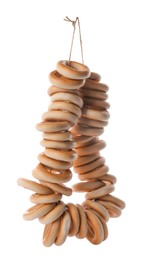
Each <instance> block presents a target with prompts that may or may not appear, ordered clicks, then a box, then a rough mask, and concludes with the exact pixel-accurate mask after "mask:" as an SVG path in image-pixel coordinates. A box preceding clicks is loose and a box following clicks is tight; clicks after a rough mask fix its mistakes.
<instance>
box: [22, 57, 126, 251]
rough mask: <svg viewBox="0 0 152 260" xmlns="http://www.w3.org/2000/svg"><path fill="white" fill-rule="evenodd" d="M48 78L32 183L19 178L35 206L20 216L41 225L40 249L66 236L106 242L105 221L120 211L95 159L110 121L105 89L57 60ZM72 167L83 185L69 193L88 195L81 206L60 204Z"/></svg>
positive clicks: (83, 69)
mask: <svg viewBox="0 0 152 260" xmlns="http://www.w3.org/2000/svg"><path fill="white" fill-rule="evenodd" d="M49 80H50V81H51V83H52V84H53V86H51V87H50V88H49V89H48V94H49V96H51V104H50V105H49V107H48V111H47V112H45V113H44V114H43V116H42V122H41V123H39V124H37V129H38V130H39V131H41V132H43V140H42V141H41V145H42V146H43V147H44V152H43V153H41V154H39V156H38V160H39V163H38V165H37V166H36V168H35V169H34V170H33V173H32V174H33V177H34V178H35V179H37V182H35V181H31V180H27V179H24V178H20V179H18V185H20V186H22V187H24V188H26V189H29V190H32V191H34V192H35V193H34V194H32V195H31V197H30V200H31V202H32V203H34V204H35V205H34V206H33V207H31V208H30V209H28V210H27V211H26V212H25V213H24V215H23V217H24V219H25V220H33V219H36V218H38V219H39V221H40V222H41V223H42V224H45V228H44V233H43V244H44V245H45V246H51V245H52V244H54V243H55V244H56V245H62V244H63V243H64V242H65V240H66V238H67V236H76V237H77V238H80V239H82V238H85V237H86V238H87V239H88V240H89V241H90V242H91V243H93V244H100V243H101V242H102V241H103V240H105V239H106V238H107V235H108V230H107V224H106V222H107V221H108V220H109V217H117V216H119V215H120V214H121V209H123V208H124V207H125V204H124V202H123V201H121V200H120V199H118V198H116V197H114V196H112V195H110V194H109V193H111V192H112V191H113V190H114V183H115V182H116V178H115V177H114V176H113V175H110V174H108V167H107V166H106V165H104V163H105V160H104V158H103V157H101V156H100V149H103V148H104V147H105V143H104V141H101V140H99V138H98V136H99V135H100V134H102V133H103V127H104V126H106V124H107V121H108V118H109V113H108V111H107V109H108V108H109V104H108V103H107V101H106V99H107V94H106V92H107V90H108V87H107V86H106V85H104V84H101V83H99V81H100V76H99V75H98V74H97V73H90V71H89V68H88V67H87V66H85V65H84V64H81V63H78V62H74V61H70V63H69V62H68V61H59V62H58V63H57V69H56V70H55V71H52V72H51V73H50V74H49ZM72 166H74V170H75V172H77V173H78V176H79V179H80V180H81V181H83V182H81V183H77V184H75V185H73V191H79V192H87V193H86V200H85V201H84V202H83V203H82V205H80V204H76V205H74V204H73V203H68V204H65V203H64V202H63V201H62V195H65V196H71V195H72V189H71V188H68V187H66V186H65V184H64V183H66V182H68V181H70V180H71V178H72V173H71V170H70V168H71V167H72Z"/></svg>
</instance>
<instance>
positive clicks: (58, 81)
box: [49, 70, 85, 89]
mask: <svg viewBox="0 0 152 260" xmlns="http://www.w3.org/2000/svg"><path fill="white" fill-rule="evenodd" d="M49 80H50V81H51V83H52V84H54V85H55V86H57V87H59V88H64V89H69V88H70V89H79V88H81V87H82V86H83V85H84V83H85V80H84V79H81V80H77V79H68V78H65V77H64V76H62V75H61V74H59V73H58V72H57V71H56V70H54V71H52V72H51V73H50V74H49Z"/></svg>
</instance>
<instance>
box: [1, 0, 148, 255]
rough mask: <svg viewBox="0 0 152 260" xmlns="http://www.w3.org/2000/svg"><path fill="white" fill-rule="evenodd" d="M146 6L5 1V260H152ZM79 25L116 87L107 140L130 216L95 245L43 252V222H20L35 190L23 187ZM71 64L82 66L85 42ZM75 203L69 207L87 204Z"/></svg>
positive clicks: (89, 58)
mask: <svg viewBox="0 0 152 260" xmlns="http://www.w3.org/2000/svg"><path fill="white" fill-rule="evenodd" d="M151 3H152V2H151V1H148V0H143V1H140V0H138V1H136V0H132V1H131V0H127V1H123V0H119V1H118V0H115V1H112V0H111V1H109V0H105V1H103V0H99V1H97V0H92V1H85V0H84V1H83V0H77V1H76V0H75V1H73V0H63V1H62V0H61V1H59V0H55V1H51V0H41V1H40V0H25V1H23V0H18V1H17V0H13V1H11V0H10V1H9V0H1V1H0V130H1V133H0V150H1V156H0V159H1V160H0V172H1V173H0V175H1V185H0V200H1V202H0V203H1V210H0V244H1V250H0V259H9V258H10V257H11V259H12V258H13V259H17V260H18V259H22V260H25V259H60V258H61V259H63V260H65V259H71V258H72V259H87V258H89V259H91V258H94V259H104V260H110V259H117V260H121V259H123V260H128V259H138V258H139V257H141V258H140V259H151V258H152V251H151V234H152V213H151V212H152V209H151V206H152V202H151V197H152V189H151V174H152V158H151V155H152V124H151V120H152V116H151V111H152V95H151V93H152V92H151V89H152V7H151ZM66 15H68V16H69V17H70V18H71V19H75V17H76V16H79V17H80V20H81V28H82V37H83V45H84V58H85V64H86V65H88V66H89V67H90V69H91V70H92V71H96V72H98V73H100V74H101V75H102V81H103V82H105V83H107V84H108V85H109V86H110V91H109V102H110V103H111V109H110V113H111V118H110V123H109V125H108V127H107V128H106V131H105V134H104V135H103V139H104V140H105V141H106V142H107V147H106V149H105V151H104V152H103V153H104V156H105V157H106V161H107V164H108V165H109V166H110V173H111V174H114V175H116V176H117V179H118V182H117V184H116V190H115V192H114V195H116V196H118V197H120V198H122V199H124V200H125V202H126V204H127V207H126V209H125V210H124V211H123V214H122V216H121V217H120V218H119V219H111V220H110V221H109V223H108V224H109V225H108V226H109V237H108V239H107V240H106V241H105V242H104V243H102V244H101V245H98V246H94V245H92V244H90V243H89V242H88V241H87V240H85V239H84V240H78V239H76V238H68V240H67V241H66V243H65V244H64V245H63V246H61V247H56V246H53V247H52V248H45V247H43V245H42V242H41V237H42V233H43V226H42V225H41V224H40V223H39V222H38V221H33V222H26V221H24V220H23V219H22V213H23V212H24V211H25V210H26V209H27V208H28V207H29V206H30V205H31V204H30V202H29V199H28V198H29V195H30V194H31V193H30V192H29V191H27V190H24V189H22V188H20V187H18V186H17V185H16V179H17V178H18V177H25V178H32V176H31V171H32V169H33V168H34V167H35V166H36V164H37V155H38V153H39V152H41V151H42V150H43V149H42V147H41V146H40V145H39V142H40V140H41V134H40V133H39V132H37V131H36V129H35V124H36V123H37V122H39V121H40V120H41V115H42V113H43V112H45V111H46V110H47V106H48V104H49V97H48V95H47V89H48V87H49V85H50V83H49V81H48V73H49V72H50V71H51V70H53V69H55V66H56V62H57V61H58V60H60V59H68V54H69V48H70V41H71V36H72V25H71V24H69V23H66V22H64V21H63V18H64V17H65V16H66ZM72 59H73V60H77V61H80V62H81V56H80V49H79V41H78V35H77V36H76V38H75V44H74V50H73V55H72ZM78 196H79V195H74V196H73V197H72V198H70V201H74V202H75V201H80V198H81V201H82V200H83V199H84V198H83V196H80V197H79V198H78Z"/></svg>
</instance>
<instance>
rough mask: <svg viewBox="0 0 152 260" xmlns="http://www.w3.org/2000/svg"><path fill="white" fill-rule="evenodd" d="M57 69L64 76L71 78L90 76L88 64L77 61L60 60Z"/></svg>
mask: <svg viewBox="0 0 152 260" xmlns="http://www.w3.org/2000/svg"><path fill="white" fill-rule="evenodd" d="M57 71H58V72H59V73H60V74H61V75H63V76H64V77H66V78H70V79H85V78H88V77H89V76H90V70H89V68H88V67H87V66H86V65H84V64H81V63H79V62H75V61H70V62H69V61H66V60H60V61H58V63H57Z"/></svg>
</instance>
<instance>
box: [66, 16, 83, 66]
mask: <svg viewBox="0 0 152 260" xmlns="http://www.w3.org/2000/svg"><path fill="white" fill-rule="evenodd" d="M64 21H66V22H71V23H72V25H73V27H74V29H73V34H72V41H71V47H70V54H69V64H70V61H71V55H72V49H73V42H74V36H75V31H76V24H77V23H78V28H79V39H80V47H81V58H82V63H83V64H84V58H83V47H82V36H81V27H80V19H79V17H76V19H75V21H73V20H71V19H69V17H68V16H66V18H65V19H64Z"/></svg>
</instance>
